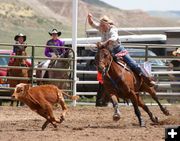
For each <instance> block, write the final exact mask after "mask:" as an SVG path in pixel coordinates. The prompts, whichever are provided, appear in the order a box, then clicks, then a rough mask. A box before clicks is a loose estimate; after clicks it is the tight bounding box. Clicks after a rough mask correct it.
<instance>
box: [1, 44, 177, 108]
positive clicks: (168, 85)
mask: <svg viewBox="0 0 180 141" xmlns="http://www.w3.org/2000/svg"><path fill="white" fill-rule="evenodd" d="M123 45H124V46H125V47H127V48H141V49H144V50H145V52H146V53H145V56H144V57H142V56H139V57H134V58H139V59H142V60H145V61H148V60H154V59H166V60H167V61H170V60H174V59H180V57H179V58H178V57H173V56H167V55H166V56H148V54H147V51H148V50H149V49H151V48H164V49H167V48H171V49H174V50H175V48H177V47H180V45H169V44H157V45H155V44H153V45H152V44H129V43H128V44H123ZM0 46H7V47H8V46H9V47H12V46H13V45H12V44H0ZM27 46H28V48H29V47H30V48H31V51H30V53H31V55H30V56H10V55H0V57H4V58H10V57H11V58H26V59H30V60H31V62H32V67H22V66H20V67H17V66H1V65H0V68H2V69H14V68H15V69H29V70H32V72H35V71H37V70H46V71H49V70H51V71H59V72H63V71H67V72H70V73H72V76H71V78H70V79H55V78H53V79H48V78H36V77H35V76H34V75H33V73H32V75H31V77H29V78H22V77H6V76H0V79H17V80H30V81H31V83H32V84H33V85H35V83H36V81H56V82H69V83H71V85H72V87H71V90H66V91H68V92H72V93H73V95H87V96H94V95H96V92H89V91H88V92H87V91H84V92H82V91H78V90H77V89H75V88H76V87H77V86H78V85H97V84H98V81H95V80H79V78H75V77H74V73H76V74H77V76H78V75H94V76H95V75H96V74H97V71H90V70H74V68H75V66H74V64H75V63H74V62H75V61H77V62H78V61H90V60H94V57H93V56H77V58H75V55H74V54H75V52H74V51H73V50H72V49H71V48H69V47H64V48H68V49H70V50H72V53H73V56H72V57H71V58H56V60H70V61H72V66H71V68H70V69H58V68H37V67H36V64H37V62H38V61H39V60H43V61H44V60H47V59H50V60H55V59H54V58H47V57H42V56H36V55H35V54H36V51H37V50H36V49H37V47H38V48H39V47H40V48H44V47H45V46H41V45H27ZM95 46H96V45H95V44H77V47H78V48H83V50H92V48H94V47H95ZM152 69H153V71H152V72H151V74H152V75H154V76H155V77H157V78H160V77H161V75H162V76H163V75H166V77H167V78H165V80H158V81H157V86H158V88H163V90H164V89H165V91H161V90H160V91H157V95H159V96H162V97H163V96H164V97H167V96H168V97H169V98H172V97H178V98H179V95H180V90H179V89H178V90H176V91H174V89H173V85H180V82H179V81H170V80H169V75H180V71H169V70H167V69H168V66H163V67H162V66H154V67H153V68H152ZM159 69H160V70H159ZM161 69H163V70H161ZM78 77H79V76H78ZM163 77H164V76H163ZM4 89H7V88H6V87H0V90H4ZM9 89H13V88H9ZM7 98H8V99H9V97H7ZM0 99H5V97H4V96H1V92H0ZM73 104H74V106H75V105H76V104H78V101H77V102H74V103H73Z"/></svg>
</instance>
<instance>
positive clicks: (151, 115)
mask: <svg viewBox="0 0 180 141" xmlns="http://www.w3.org/2000/svg"><path fill="white" fill-rule="evenodd" d="M138 106H140V107H141V108H142V109H143V110H144V111H145V112H146V113H147V114H148V115H149V117H150V119H151V121H152V122H154V123H158V118H157V117H154V116H153V114H152V113H151V111H150V110H149V108H148V107H147V106H146V105H145V104H144V101H143V100H142V99H141V97H139V96H138Z"/></svg>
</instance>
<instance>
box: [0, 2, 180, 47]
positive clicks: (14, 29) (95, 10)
mask: <svg viewBox="0 0 180 141" xmlns="http://www.w3.org/2000/svg"><path fill="white" fill-rule="evenodd" d="M89 12H91V13H92V14H93V15H94V17H95V18H96V19H99V18H100V17H101V16H103V15H107V16H110V17H111V18H112V20H114V22H115V24H116V25H117V26H118V27H147V26H150V27H153V26H180V23H179V22H177V21H176V20H174V21H172V19H171V20H169V19H165V18H159V17H153V16H150V15H149V14H148V13H146V12H144V11H141V10H131V11H129V10H121V9H117V8H114V7H112V6H109V5H107V4H106V3H103V2H101V1H99V0H79V11H78V14H79V15H78V36H79V37H82V36H85V28H90V27H89V26H88V24H87V23H86V17H87V14H88V13H89ZM71 27H72V0H0V32H1V34H0V42H13V37H14V35H15V34H16V33H18V32H23V33H25V34H26V35H27V37H28V38H27V39H28V40H27V41H28V42H30V43H36V44H43V43H45V42H46V40H47V39H48V38H49V35H48V31H49V30H51V29H52V28H57V29H59V30H62V32H63V34H62V37H71Z"/></svg>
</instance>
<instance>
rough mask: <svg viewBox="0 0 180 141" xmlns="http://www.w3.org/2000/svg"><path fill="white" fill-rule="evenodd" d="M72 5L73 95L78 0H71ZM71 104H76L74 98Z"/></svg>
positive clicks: (74, 86)
mask: <svg viewBox="0 0 180 141" xmlns="http://www.w3.org/2000/svg"><path fill="white" fill-rule="evenodd" d="M72 6H73V10H72V49H73V50H74V52H75V56H74V59H75V63H74V78H73V79H74V84H73V95H76V81H77V78H76V77H77V76H76V70H77V18H78V0H72ZM73 106H76V101H75V100H74V101H73Z"/></svg>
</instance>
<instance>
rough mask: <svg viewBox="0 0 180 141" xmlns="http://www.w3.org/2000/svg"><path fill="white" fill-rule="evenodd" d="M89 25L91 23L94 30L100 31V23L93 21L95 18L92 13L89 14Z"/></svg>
mask: <svg viewBox="0 0 180 141" xmlns="http://www.w3.org/2000/svg"><path fill="white" fill-rule="evenodd" d="M88 23H89V25H91V26H92V27H93V28H96V29H98V30H99V23H97V22H95V21H94V20H93V16H92V14H91V13H89V14H88Z"/></svg>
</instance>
